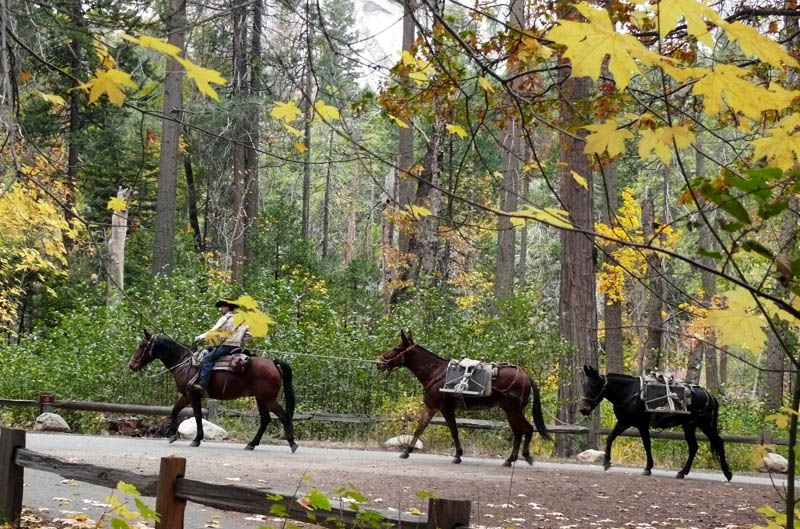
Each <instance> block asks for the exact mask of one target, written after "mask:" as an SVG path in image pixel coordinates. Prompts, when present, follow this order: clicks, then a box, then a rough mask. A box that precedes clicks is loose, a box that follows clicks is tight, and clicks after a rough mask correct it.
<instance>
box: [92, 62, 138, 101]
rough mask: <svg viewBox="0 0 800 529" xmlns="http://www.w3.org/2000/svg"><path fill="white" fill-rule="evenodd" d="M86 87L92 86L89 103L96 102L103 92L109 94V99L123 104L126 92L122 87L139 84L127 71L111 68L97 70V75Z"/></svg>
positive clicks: (134, 86) (132, 86) (133, 86)
mask: <svg viewBox="0 0 800 529" xmlns="http://www.w3.org/2000/svg"><path fill="white" fill-rule="evenodd" d="M84 86H85V87H86V88H91V92H90V93H89V103H94V102H95V101H97V100H98V99H100V97H101V96H102V95H103V94H106V95H107V96H108V100H109V101H111V102H112V103H113V104H115V105H117V106H118V107H119V106H122V103H124V102H125V93H124V92H123V91H122V87H124V86H127V87H128V88H134V89H135V88H137V84H136V83H135V82H133V80H132V79H131V76H130V75H129V74H128V73H127V72H123V71H122V70H117V69H116V68H111V69H110V70H97V72H95V77H94V78H92V79H90V80H89V82H88V83H86V84H85V85H84Z"/></svg>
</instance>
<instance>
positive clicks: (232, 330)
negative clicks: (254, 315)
mask: <svg viewBox="0 0 800 529" xmlns="http://www.w3.org/2000/svg"><path fill="white" fill-rule="evenodd" d="M214 306H215V307H217V308H219V312H220V314H221V316H220V318H219V319H218V320H217V323H215V324H214V326H213V327H212V328H211V329H209V330H208V331H206V332H204V333H203V334H200V335H198V336H197V337H196V338H195V339H194V341H195V342H200V341H203V340H205V339H206V338H208V335H209V334H212V333H213V334H212V336H213V335H214V334H216V335H222V336H224V337H225V340H224V341H223V342H222V343H220V344H219V345H218V346H217V347H216V348H215V349H213V350H212V351H211V352H210V353H208V354H207V355H206V357H205V358H204V359H203V363H202V365H201V366H200V376H198V377H197V381H196V382H195V383H194V384H192V387H193V388H194V389H196V390H198V391H201V392H203V393H208V383H209V381H210V380H211V369H212V367H213V366H214V362H216V361H217V360H218V359H219V358H221V357H223V356H225V355H226V354H230V353H231V352H233V351H234V350H236V349H239V348H241V347H242V344H243V343H244V341H245V340H247V339H249V338H252V337H253V335H252V334H250V329H249V327H248V326H247V324H246V323H244V322H242V323H240V324H239V325H235V324H234V323H233V311H234V310H236V309H238V308H239V306H238V305H236V303H234V302H233V301H231V300H229V299H221V300H219V301H217V303H216V304H215V305H214Z"/></svg>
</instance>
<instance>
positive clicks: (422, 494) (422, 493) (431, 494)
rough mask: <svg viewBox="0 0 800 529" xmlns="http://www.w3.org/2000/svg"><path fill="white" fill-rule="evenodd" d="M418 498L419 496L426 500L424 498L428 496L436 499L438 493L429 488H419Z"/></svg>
mask: <svg viewBox="0 0 800 529" xmlns="http://www.w3.org/2000/svg"><path fill="white" fill-rule="evenodd" d="M417 498H419V499H421V500H424V499H427V498H433V499H436V494H435V493H434V492H431V491H429V490H425V489H422V490H418V491H417Z"/></svg>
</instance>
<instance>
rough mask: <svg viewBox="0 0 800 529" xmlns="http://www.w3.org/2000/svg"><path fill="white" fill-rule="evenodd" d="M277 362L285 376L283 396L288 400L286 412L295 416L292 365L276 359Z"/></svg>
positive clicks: (290, 415) (282, 374)
mask: <svg viewBox="0 0 800 529" xmlns="http://www.w3.org/2000/svg"><path fill="white" fill-rule="evenodd" d="M275 363H276V364H277V365H278V367H280V370H281V376H282V377H283V398H284V399H285V400H286V413H288V414H289V417H290V418H292V417H294V405H295V397H294V386H293V385H292V366H290V365H289V364H288V362H285V361H283V360H279V359H276V360H275Z"/></svg>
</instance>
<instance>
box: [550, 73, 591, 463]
mask: <svg viewBox="0 0 800 529" xmlns="http://www.w3.org/2000/svg"><path fill="white" fill-rule="evenodd" d="M589 87H590V84H589V80H588V79H587V78H585V77H582V78H570V79H567V80H566V81H565V82H564V83H563V88H562V97H563V99H564V103H563V104H562V106H561V115H562V116H563V120H562V122H563V123H564V125H565V126H566V127H569V128H571V129H574V128H577V127H574V124H575V123H577V122H578V121H579V120H580V118H579V117H578V116H577V115H576V114H575V113H574V109H573V106H572V105H574V104H575V103H576V102H578V101H580V100H581V99H584V98H586V97H587V96H588V95H589ZM575 134H577V135H579V136H581V137H585V134H586V133H585V132H584V131H583V129H580V131H579V132H576V133H575ZM584 145H585V144H584V142H583V141H580V140H578V139H574V138H572V137H570V136H566V135H565V136H563V137H562V138H561V154H560V157H559V159H560V161H561V162H562V163H563V166H562V167H561V169H560V173H561V175H560V176H561V179H560V182H561V183H560V190H559V192H560V195H561V202H562V203H563V206H564V208H565V209H566V210H567V212H568V213H569V215H570V218H571V220H572V223H573V225H575V226H576V227H578V228H582V229H585V230H593V229H594V221H593V218H592V173H591V171H590V169H589V160H588V158H587V157H586V155H585V154H583V148H584ZM572 171H575V172H576V173H578V174H579V175H581V176H582V177H584V178H585V179H586V181H587V183H588V184H589V186H588V187H589V189H588V190H587V189H584V188H583V187H581V186H580V185H578V183H577V182H576V181H575V179H574V178H573V177H572ZM594 258H595V256H594V245H593V238H592V237H591V236H589V235H585V234H583V233H577V232H572V231H568V230H562V231H561V285H560V298H559V311H558V312H559V323H560V327H561V333H562V335H563V336H564V338H566V339H567V340H568V341H569V342H570V343H571V344H572V345H573V347H574V353H572V354H567V355H566V356H565V357H564V358H563V359H562V360H561V362H559V373H558V376H559V387H558V401H559V403H560V405H559V409H558V420H559V421H562V422H564V423H566V424H574V423H575V421H576V420H577V417H576V415H577V405H576V404H577V400H578V398H579V396H580V391H581V377H580V370H581V367H582V366H583V364H590V365H592V366H596V365H597V309H596V303H595V275H594ZM593 418H594V421H595V422H596V415H594V416H593ZM593 429H594V428H593ZM587 441H588V444H589V445H595V444H596V437H595V436H593V435H590V436H589V438H588V439H587ZM580 443H581V441H580V439H578V436H570V435H561V436H558V437H556V442H555V454H556V455H557V456H559V457H568V456H571V455H573V454H574V453H575V452H576V451H577V450H578V447H579V444H580Z"/></svg>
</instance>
